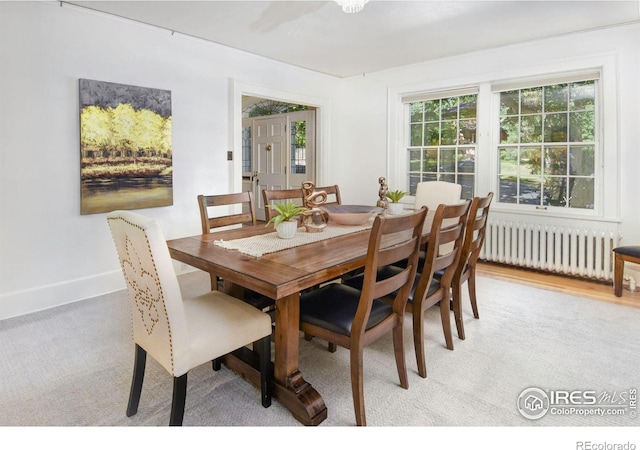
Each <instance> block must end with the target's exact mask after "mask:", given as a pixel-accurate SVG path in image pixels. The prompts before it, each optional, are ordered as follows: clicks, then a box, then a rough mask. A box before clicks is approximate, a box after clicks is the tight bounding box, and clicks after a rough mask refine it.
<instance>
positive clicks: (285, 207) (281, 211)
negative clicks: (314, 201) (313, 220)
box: [267, 201, 307, 228]
mask: <svg viewBox="0 0 640 450" xmlns="http://www.w3.org/2000/svg"><path fill="white" fill-rule="evenodd" d="M269 208H271V209H275V210H276V212H277V213H278V215H277V216H274V217H272V218H271V219H270V220H269V222H267V225H269V224H270V223H271V222H273V227H274V228H277V227H278V225H280V224H281V223H282V222H286V221H288V220H291V219H293V218H294V217H296V216H299V215H300V214H302V213H303V212H305V211H306V210H307V208H305V207H304V206H298V205H296V204H295V203H293V202H291V201H288V202H285V203H276V204H274V205H269Z"/></svg>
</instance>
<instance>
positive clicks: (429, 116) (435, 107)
mask: <svg viewBox="0 0 640 450" xmlns="http://www.w3.org/2000/svg"><path fill="white" fill-rule="evenodd" d="M424 120H425V121H427V120H429V121H431V120H440V100H429V101H428V102H425V103H424Z"/></svg>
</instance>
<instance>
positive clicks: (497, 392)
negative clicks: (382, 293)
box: [0, 272, 640, 448]
mask: <svg viewBox="0 0 640 450" xmlns="http://www.w3.org/2000/svg"><path fill="white" fill-rule="evenodd" d="M180 283H181V286H182V289H183V293H184V295H194V294H197V293H200V292H203V291H205V290H206V289H207V288H208V283H209V278H208V275H206V274H204V273H201V272H194V273H190V274H187V275H183V276H181V277H180ZM478 296H479V309H480V316H481V319H480V320H475V319H473V317H472V316H471V311H470V307H469V305H468V303H467V302H465V304H464V318H465V325H466V331H467V339H466V340H465V341H460V340H458V339H457V338H454V345H455V350H454V351H449V350H447V349H446V348H445V347H444V344H443V342H444V339H443V337H442V331H441V326H440V322H439V320H440V319H439V312H438V310H437V309H432V310H430V311H429V313H428V318H427V333H428V335H427V341H428V342H427V369H428V378H427V379H422V378H420V377H419V376H418V375H417V372H416V370H415V359H414V356H413V344H412V341H411V333H410V331H411V323H410V320H409V318H407V321H406V330H407V333H406V344H407V345H406V351H407V362H408V367H409V389H408V390H403V389H401V388H400V387H399V385H398V380H397V374H396V369H395V364H394V360H393V356H392V348H391V339H390V338H388V339H387V338H384V339H382V340H380V341H379V342H377V343H376V344H374V345H373V346H372V347H369V348H368V349H367V350H366V351H365V370H364V372H365V376H366V379H365V403H366V411H367V421H368V424H369V425H370V426H378V427H386V426H408V427H435V426H445V427H446V426H468V427H475V426H492V427H494V426H508V427H512V426H515V427H526V428H531V427H556V426H559V427H600V426H604V427H611V426H617V427H632V428H631V429H629V428H624V430H626V431H627V432H629V431H633V432H634V433H635V432H637V429H638V428H637V427H638V425H640V420H639V419H638V418H631V417H630V415H629V414H624V415H616V416H602V417H600V416H582V415H578V414H566V415H552V414H547V415H546V416H544V417H543V418H541V419H538V420H530V419H526V418H524V417H523V416H522V415H521V414H520V413H519V411H518V409H517V406H516V402H517V398H518V396H519V395H520V393H521V392H522V391H523V390H524V389H526V388H529V387H538V388H540V389H542V390H569V391H572V390H594V391H598V392H599V393H600V392H607V393H614V392H617V393H621V392H629V390H630V389H633V388H635V389H637V388H639V387H640V371H639V370H638V369H639V368H640V365H639V364H638V357H639V356H640V342H639V339H638V337H639V336H640V332H639V329H640V310H639V309H633V308H628V307H624V306H619V305H612V304H608V303H603V302H597V301H593V300H587V299H581V298H577V297H572V296H569V295H563V294H558V293H554V292H550V291H545V290H541V289H536V288H532V287H527V286H522V285H517V284H512V283H509V282H505V281H499V280H495V279H489V278H479V279H478ZM465 299H466V298H465ZM300 346H301V349H300V368H301V371H302V373H303V374H304V376H305V378H306V379H307V380H308V381H309V382H310V383H311V384H312V385H313V386H314V387H315V388H316V389H317V390H318V391H319V392H320V393H321V394H322V396H323V398H324V399H325V402H326V404H327V408H328V418H327V420H326V421H325V422H324V423H323V424H322V425H321V428H322V427H343V426H352V425H354V423H355V418H354V413H353V406H352V401H351V388H350V381H349V358H348V352H347V351H346V350H345V349H338V351H337V352H336V353H329V352H327V351H326V347H325V343H324V342H321V341H318V340H313V341H311V342H307V341H304V340H301V342H300ZM132 364H133V345H132V343H131V331H130V319H129V310H128V301H127V298H126V295H125V292H124V291H121V292H116V293H113V294H109V295H105V296H102V297H98V298H93V299H89V300H85V301H82V302H77V303H74V304H70V305H66V306H62V307H58V308H54V309H51V310H47V311H43V312H39V313H35V314H31V315H27V316H22V317H18V318H14V319H9V320H5V321H0V425H3V426H23V425H31V426H75V425H80V426H105V425H106V426H159V425H165V424H167V423H168V418H169V409H170V404H171V386H172V384H171V383H172V381H171V378H170V376H169V375H168V374H167V373H166V372H165V371H164V369H162V368H161V367H160V366H159V365H158V364H157V363H155V362H154V361H153V360H152V359H149V360H148V363H147V373H146V378H145V384H144V387H143V391H142V398H141V402H140V408H139V411H138V414H137V415H136V416H134V417H131V418H127V417H126V416H125V413H124V412H125V408H126V403H127V398H128V394H129V384H130V378H131V369H132ZM184 425H185V426H190V425H191V426H284V427H298V426H299V423H298V422H297V421H296V420H295V419H294V418H293V417H292V416H291V414H290V413H289V411H288V410H286V409H285V408H284V407H282V406H281V405H280V404H279V403H278V402H277V401H275V402H274V404H273V405H272V407H271V408H269V409H264V408H262V406H261V405H260V402H259V398H258V391H257V390H256V389H255V388H254V387H253V386H251V385H250V384H248V383H247V382H246V381H244V380H243V379H241V378H239V377H238V376H236V375H235V374H234V373H233V372H231V371H229V370H227V369H226V368H223V369H222V370H221V371H219V372H213V371H212V370H211V367H210V365H204V366H201V367H199V368H197V369H195V370H193V371H191V372H190V375H189V389H188V393H187V404H186V412H185V418H184ZM451 432H452V433H454V434H455V431H453V430H452V431H451ZM636 436H637V435H636ZM637 444H638V445H640V442H637ZM521 448H524V447H521ZM562 448H569V447H562ZM571 448H576V447H575V442H574V446H573V447H571Z"/></svg>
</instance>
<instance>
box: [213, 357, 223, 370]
mask: <svg viewBox="0 0 640 450" xmlns="http://www.w3.org/2000/svg"><path fill="white" fill-rule="evenodd" d="M211 368H212V369H213V370H214V371H216V372H217V371H218V370H220V369H221V368H222V358H216V359H212V360H211Z"/></svg>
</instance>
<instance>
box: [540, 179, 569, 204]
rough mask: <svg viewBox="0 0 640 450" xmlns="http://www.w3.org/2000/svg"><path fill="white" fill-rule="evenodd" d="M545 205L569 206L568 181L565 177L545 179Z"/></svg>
mask: <svg viewBox="0 0 640 450" xmlns="http://www.w3.org/2000/svg"><path fill="white" fill-rule="evenodd" d="M544 205H545V206H567V179H566V178H565V177H545V179H544Z"/></svg>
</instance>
